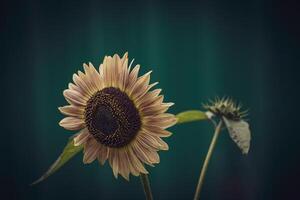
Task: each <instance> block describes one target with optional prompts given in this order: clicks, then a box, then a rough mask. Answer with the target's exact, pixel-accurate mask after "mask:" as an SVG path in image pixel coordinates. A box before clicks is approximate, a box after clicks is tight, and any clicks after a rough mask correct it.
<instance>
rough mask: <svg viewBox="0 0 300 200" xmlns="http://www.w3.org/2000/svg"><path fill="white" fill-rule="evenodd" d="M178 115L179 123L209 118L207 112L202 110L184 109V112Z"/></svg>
mask: <svg viewBox="0 0 300 200" xmlns="http://www.w3.org/2000/svg"><path fill="white" fill-rule="evenodd" d="M176 117H177V119H178V121H177V124H182V123H188V122H194V121H201V120H207V119H208V117H207V115H206V114H205V112H202V111H200V110H188V111H184V112H181V113H179V114H177V115H176Z"/></svg>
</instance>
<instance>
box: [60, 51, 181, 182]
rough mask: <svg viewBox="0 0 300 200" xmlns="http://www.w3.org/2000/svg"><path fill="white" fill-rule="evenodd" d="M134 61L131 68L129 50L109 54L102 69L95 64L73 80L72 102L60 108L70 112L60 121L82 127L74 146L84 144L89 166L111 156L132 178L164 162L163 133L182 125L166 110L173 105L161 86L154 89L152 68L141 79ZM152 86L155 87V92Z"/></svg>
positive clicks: (68, 95) (77, 128)
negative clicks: (164, 94) (168, 101)
mask: <svg viewBox="0 0 300 200" xmlns="http://www.w3.org/2000/svg"><path fill="white" fill-rule="evenodd" d="M132 63H133V61H132V62H131V63H130V65H129V66H128V54H127V53H125V54H124V56H123V57H122V58H120V57H119V56H118V55H117V54H115V55H114V56H113V57H111V56H105V57H104V60H103V63H102V64H101V65H100V67H99V71H97V70H96V69H95V67H94V66H93V65H92V64H91V63H89V64H88V65H87V64H83V68H84V72H81V71H78V73H77V74H76V73H75V74H74V75H73V82H74V83H69V86H68V89H66V90H64V92H63V95H64V97H65V99H66V101H67V102H68V103H69V105H66V106H63V107H59V110H60V112H61V113H62V114H64V115H67V117H65V118H64V119H62V120H61V121H60V122H59V125H60V126H62V127H64V128H65V129H67V130H72V131H79V132H78V133H77V134H76V135H75V137H74V145H75V146H79V145H83V148H84V151H83V153H84V156H83V162H84V163H85V164H88V163H91V162H93V161H94V160H96V159H97V160H98V161H99V163H100V164H102V165H103V164H104V163H105V161H106V160H108V161H109V164H110V166H111V168H112V170H113V174H114V176H115V177H116V178H117V177H118V174H120V175H121V176H123V177H124V178H125V179H127V180H129V175H130V173H131V174H133V175H135V176H138V175H140V174H141V173H143V174H147V173H148V171H147V170H146V169H145V167H144V164H148V165H150V166H153V165H154V164H156V163H159V162H160V159H159V155H158V153H157V151H159V150H168V148H169V147H168V144H167V143H165V142H164V141H163V140H162V139H161V137H168V136H170V135H171V132H169V131H167V130H165V129H166V128H168V127H171V126H173V125H174V124H175V123H176V118H175V116H174V115H173V114H169V113H166V111H167V110H168V108H169V107H170V106H172V105H173V103H164V102H163V99H164V96H163V95H161V94H160V92H161V89H154V90H151V88H152V87H153V86H155V85H156V84H157V82H156V83H153V84H149V82H150V74H151V71H150V72H148V73H146V74H144V75H143V76H140V77H138V72H139V69H140V66H139V65H136V66H135V67H134V68H133V69H132V70H131V66H132ZM150 90H151V91H150Z"/></svg>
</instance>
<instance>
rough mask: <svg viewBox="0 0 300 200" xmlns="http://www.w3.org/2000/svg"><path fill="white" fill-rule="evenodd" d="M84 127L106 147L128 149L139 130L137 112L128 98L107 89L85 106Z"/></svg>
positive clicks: (139, 122)
mask: <svg viewBox="0 0 300 200" xmlns="http://www.w3.org/2000/svg"><path fill="white" fill-rule="evenodd" d="M85 123H86V125H87V128H88V130H89V132H90V134H92V135H93V136H94V138H95V139H96V140H97V141H98V142H100V143H101V144H104V145H106V146H108V147H123V146H125V145H127V144H128V143H129V142H130V141H131V140H132V139H133V138H134V137H135V135H136V134H137V132H138V131H139V129H140V128H141V119H140V116H139V113H138V110H137V109H136V108H135V106H134V104H133V102H132V101H131V100H130V99H129V98H128V96H127V95H126V94H125V93H124V92H121V91H120V90H119V89H117V88H113V87H109V88H105V89H103V90H101V91H98V92H96V93H95V94H94V95H93V96H92V97H91V98H90V99H89V100H88V102H87V106H86V109H85Z"/></svg>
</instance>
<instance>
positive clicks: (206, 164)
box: [194, 120, 223, 200]
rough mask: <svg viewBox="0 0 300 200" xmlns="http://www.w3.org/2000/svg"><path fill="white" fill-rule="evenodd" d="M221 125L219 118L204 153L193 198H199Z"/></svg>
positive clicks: (195, 199) (196, 199)
mask: <svg viewBox="0 0 300 200" xmlns="http://www.w3.org/2000/svg"><path fill="white" fill-rule="evenodd" d="M222 125H223V121H222V120H220V122H219V124H218V125H217V127H216V129H215V133H214V136H213V138H212V140H211V143H210V146H209V149H208V152H207V154H206V158H205V161H204V164H203V166H202V169H201V173H200V177H199V180H198V184H197V188H196V192H195V196H194V200H198V199H199V198H200V192H201V188H202V186H203V182H204V177H205V174H206V171H207V167H208V163H209V161H210V158H211V155H212V153H213V151H214V148H215V146H216V142H217V139H218V136H219V134H220V132H221V129H222Z"/></svg>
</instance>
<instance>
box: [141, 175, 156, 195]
mask: <svg viewBox="0 0 300 200" xmlns="http://www.w3.org/2000/svg"><path fill="white" fill-rule="evenodd" d="M140 177H141V182H142V185H143V188H144V192H145V196H146V200H153V196H152V192H151V187H150V181H149V177H148V175H147V174H141V175H140Z"/></svg>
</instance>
